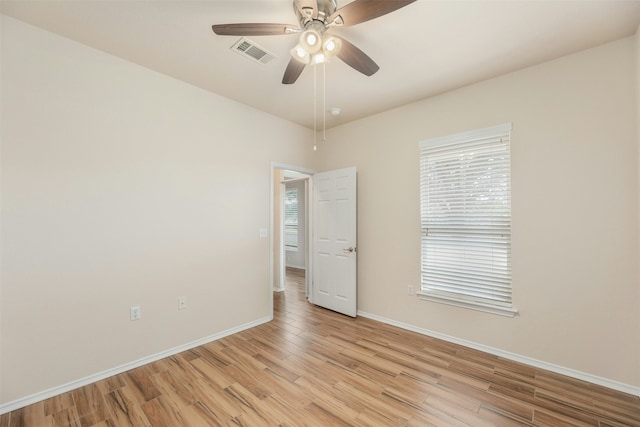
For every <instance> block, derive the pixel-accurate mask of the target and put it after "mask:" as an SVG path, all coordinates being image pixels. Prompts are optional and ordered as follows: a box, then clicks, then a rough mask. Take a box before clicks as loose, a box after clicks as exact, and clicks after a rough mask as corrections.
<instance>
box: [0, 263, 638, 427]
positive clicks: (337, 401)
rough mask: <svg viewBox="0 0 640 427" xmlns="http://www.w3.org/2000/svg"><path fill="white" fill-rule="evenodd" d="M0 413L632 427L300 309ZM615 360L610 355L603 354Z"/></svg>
mask: <svg viewBox="0 0 640 427" xmlns="http://www.w3.org/2000/svg"><path fill="white" fill-rule="evenodd" d="M289 273H290V274H289V275H288V280H287V291H286V292H284V293H277V294H275V296H274V298H275V304H274V306H275V319H274V321H273V322H270V323H268V324H264V325H261V326H258V327H256V328H253V329H251V330H248V331H244V332H241V333H238V334H236V335H233V336H229V337H226V338H223V339H221V340H218V341H215V342H212V343H210V344H207V345H204V346H201V347H198V348H195V349H193V350H190V351H186V352H183V353H180V354H178V355H175V356H173V357H169V358H167V359H163V360H161V361H158V362H155V363H151V364H149V365H146V366H143V367H141V368H137V369H134V370H132V371H129V372H126V373H123V374H120V375H116V376H114V377H111V378H108V379H106V380H103V381H100V382H98V383H95V384H91V385H88V386H86V387H83V388H81V389H77V390H74V391H71V392H69V393H65V394H63V395H60V396H56V397H54V398H51V399H48V400H46V401H44V402H40V403H36V404H34V405H31V406H29V407H26V408H23V409H20V410H17V411H14V412H11V413H8V414H4V415H2V416H0V427H13V426H37V427H53V426H81V427H113V426H153V427H162V426H171V427H175V426H219V425H220V426H251V427H253V426H323V427H324V426H432V425H436V426H474V427H475V426H520V425H525V426H553V427H557V426H595V427H605V426H610V427H613V426H640V399H639V398H638V397H637V396H630V395H626V394H623V393H619V392H616V391H613V390H610V389H607V388H604V387H600V386H596V385H593V384H588V383H585V382H581V381H577V380H575V379H570V378H566V377H563V376H560V375H557V374H553V373H550V372H546V371H542V370H539V369H536V368H532V367H528V366H524V365H521V364H518V363H514V362H510V361H507V360H504V359H501V358H499V357H496V356H492V355H488V354H484V353H482V352H479V351H475V350H472V349H468V348H465V347H461V346H458V345H454V344H450V343H447V342H444V341H440V340H437V339H433V338H429V337H425V336H422V335H419V334H415V333H412V332H407V331H404V330H401V329H398V328H395V327H392V326H388V325H385V324H382V323H378V322H375V321H373V320H369V319H365V318H356V319H351V318H349V317H344V316H341V315H338V314H336V313H333V312H331V311H327V310H324V309H321V308H318V307H314V306H312V305H310V304H308V303H307V302H306V300H305V298H304V287H303V280H302V278H303V275H302V274H300V272H297V271H295V270H293V271H290V272H289ZM612 363H615V355H612Z"/></svg>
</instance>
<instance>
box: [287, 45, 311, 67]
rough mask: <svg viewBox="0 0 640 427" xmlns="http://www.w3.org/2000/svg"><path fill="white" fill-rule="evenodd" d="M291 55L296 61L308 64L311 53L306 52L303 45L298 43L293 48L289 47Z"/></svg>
mask: <svg viewBox="0 0 640 427" xmlns="http://www.w3.org/2000/svg"><path fill="white" fill-rule="evenodd" d="M291 56H292V57H293V58H294V59H296V60H297V61H300V62H302V63H303V64H308V63H309V62H311V55H309V52H307V51H306V50H305V49H304V47H302V46H300V45H299V44H298V45H296V46H295V47H294V48H293V49H291Z"/></svg>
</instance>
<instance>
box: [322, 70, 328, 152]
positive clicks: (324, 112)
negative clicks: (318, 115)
mask: <svg viewBox="0 0 640 427" xmlns="http://www.w3.org/2000/svg"><path fill="white" fill-rule="evenodd" d="M325 142H327V63H326V62H323V63H322V143H323V144H324V143H325Z"/></svg>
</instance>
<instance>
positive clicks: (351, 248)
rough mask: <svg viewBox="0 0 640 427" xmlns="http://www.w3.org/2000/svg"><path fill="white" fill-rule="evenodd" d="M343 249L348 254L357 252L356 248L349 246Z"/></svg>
mask: <svg viewBox="0 0 640 427" xmlns="http://www.w3.org/2000/svg"><path fill="white" fill-rule="evenodd" d="M342 251H343V252H344V253H346V254H347V253H349V254H350V253H352V252H356V248H353V247H349V248H346V249H343V250H342Z"/></svg>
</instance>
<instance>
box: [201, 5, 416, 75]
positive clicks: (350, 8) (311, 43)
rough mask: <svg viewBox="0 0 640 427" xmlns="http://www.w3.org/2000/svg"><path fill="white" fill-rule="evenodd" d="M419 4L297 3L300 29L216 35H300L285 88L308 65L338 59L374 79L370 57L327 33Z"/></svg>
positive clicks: (227, 28)
mask: <svg viewBox="0 0 640 427" xmlns="http://www.w3.org/2000/svg"><path fill="white" fill-rule="evenodd" d="M414 1H416V0H354V1H352V2H351V3H348V4H347V5H345V6H344V7H341V8H339V9H338V5H337V3H336V0H293V9H294V11H295V14H296V17H297V18H298V21H299V25H291V24H266V23H247V24H218V25H213V26H212V28H213V32H214V33H216V34H218V35H221V36H267V35H286V34H295V33H300V39H299V42H298V44H297V45H296V46H295V47H294V48H293V49H292V50H291V60H289V65H288V66H287V69H286V70H285V72H284V76H283V78H282V83H283V84H291V83H295V81H296V80H297V79H298V77H299V76H300V74H301V73H302V71H303V70H304V68H305V66H306V65H307V64H315V63H321V62H326V61H327V60H328V59H330V58H332V57H334V56H337V57H338V58H340V59H341V60H342V61H344V62H345V63H346V64H347V65H349V66H350V67H352V68H354V69H355V70H357V71H359V72H361V73H362V74H364V75H367V76H371V75H373V74H374V73H375V72H376V71H378V69H379V68H380V67H379V66H378V64H376V63H375V62H374V61H373V60H372V59H371V58H369V56H367V54H365V53H364V52H363V51H361V50H360V49H358V48H357V47H356V46H354V45H353V44H351V43H350V42H348V41H347V40H345V39H343V38H341V37H338V36H336V35H333V34H329V33H327V31H328V30H329V29H332V28H334V27H335V28H339V27H349V26H353V25H356V24H360V23H362V22H366V21H370V20H372V19H375V18H378V17H380V16H382V15H386V14H387V13H391V12H393V11H395V10H398V9H400V8H402V7H404V6H406V5H408V4H410V3H413V2H414Z"/></svg>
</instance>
